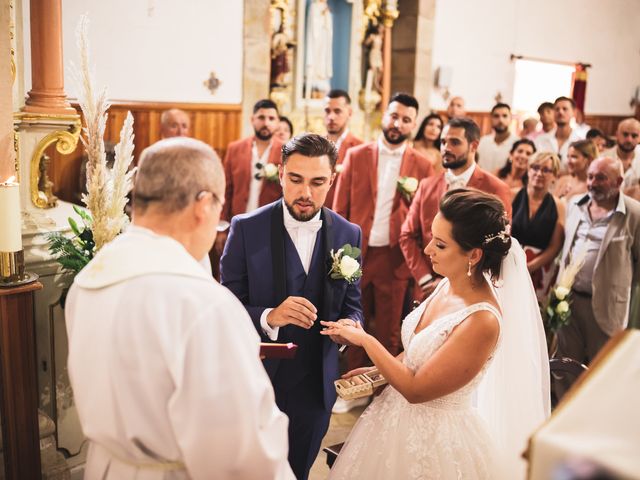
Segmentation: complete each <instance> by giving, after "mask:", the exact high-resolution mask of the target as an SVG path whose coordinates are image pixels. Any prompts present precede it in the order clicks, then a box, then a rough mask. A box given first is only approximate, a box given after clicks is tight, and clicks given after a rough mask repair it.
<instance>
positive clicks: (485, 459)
mask: <svg viewBox="0 0 640 480" xmlns="http://www.w3.org/2000/svg"><path fill="white" fill-rule="evenodd" d="M445 283H446V281H443V282H441V283H440V285H439V288H438V289H440V287H442V285H443V284H445ZM434 296H435V292H434V294H433V295H431V296H430V297H429V299H427V300H426V301H425V302H423V303H422V305H420V306H419V307H418V308H416V309H415V310H414V311H413V312H412V313H411V314H409V315H408V316H407V317H406V318H405V320H404V323H403V326H402V344H403V346H404V349H405V356H404V364H405V365H407V366H408V367H409V368H411V369H412V370H414V371H417V370H418V369H419V368H420V366H421V365H422V364H423V363H424V362H425V361H426V360H427V359H429V357H431V356H432V355H433V354H434V353H435V352H436V351H437V350H438V349H439V348H440V346H441V345H442V344H443V343H444V342H445V341H446V339H447V337H448V336H449V335H450V334H451V332H452V331H453V329H454V328H455V327H456V326H457V325H459V324H460V323H461V322H464V321H465V320H467V319H468V317H469V315H471V314H472V313H474V312H477V311H479V310H489V311H491V312H493V313H494V314H495V315H496V316H497V317H498V319H500V313H499V312H498V311H497V310H496V309H495V307H493V306H492V305H491V304H489V303H477V304H474V305H471V306H468V307H466V308H464V309H462V310H459V311H456V312H454V313H451V314H449V315H445V316H443V317H441V318H438V319H436V320H434V321H433V322H432V323H431V324H430V325H428V326H427V327H426V328H425V329H423V330H421V331H420V332H418V333H415V329H416V326H417V325H418V322H419V321H420V318H421V316H422V314H423V312H424V310H425V308H426V305H427V304H428V302H429V301H430V300H431V298H433V297H434ZM498 342H499V341H498ZM490 362H491V359H490V360H489V361H487V363H486V364H485V366H484V367H483V369H482V370H481V371H480V373H478V375H476V376H475V377H474V378H473V380H471V382H469V383H468V384H467V385H465V386H464V387H462V388H461V389H460V390H457V391H455V392H453V393H451V394H449V395H446V396H444V397H441V398H438V399H435V400H432V401H429V402H425V403H420V404H411V403H409V402H408V401H407V400H406V399H405V398H404V397H403V396H402V395H401V394H400V393H398V391H397V390H395V389H394V388H393V387H391V386H388V387H387V388H386V389H385V390H384V391H383V392H382V394H381V395H380V396H378V397H377V398H375V399H374V401H373V403H372V404H371V405H370V406H369V407H368V408H367V409H366V410H365V411H364V413H363V414H362V416H361V417H360V419H359V420H358V422H357V424H356V425H355V427H354V429H353V431H352V432H351V434H350V435H349V438H348V439H347V441H346V443H345V445H344V447H343V448H342V451H341V453H340V455H339V456H338V459H337V460H336V463H335V464H334V466H333V468H332V469H331V474H330V477H329V478H331V479H350V480H354V479H367V480H368V479H376V478H377V479H438V480H448V479H465V480H471V479H495V478H499V477H501V474H500V472H499V471H498V463H499V462H498V459H497V457H498V456H497V451H496V447H495V444H494V441H493V440H492V438H491V437H490V435H489V433H488V430H487V426H486V424H485V423H484V421H483V420H482V418H480V416H479V415H478V413H477V412H476V410H475V408H474V406H473V404H472V403H473V396H474V392H475V390H476V389H477V387H478V384H479V383H480V380H481V379H482V377H483V375H484V372H485V371H486V369H487V367H488V365H489V364H490Z"/></svg>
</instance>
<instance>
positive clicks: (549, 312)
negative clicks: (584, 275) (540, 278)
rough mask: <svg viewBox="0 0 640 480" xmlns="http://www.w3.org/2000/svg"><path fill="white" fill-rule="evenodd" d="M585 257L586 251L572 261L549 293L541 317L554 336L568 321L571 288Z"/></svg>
mask: <svg viewBox="0 0 640 480" xmlns="http://www.w3.org/2000/svg"><path fill="white" fill-rule="evenodd" d="M585 257H586V251H584V252H582V253H581V254H580V255H578V257H577V258H574V259H572V260H571V261H570V262H569V264H568V265H567V267H566V268H565V269H564V270H563V271H562V273H561V274H560V278H559V279H558V283H556V285H555V286H554V287H553V288H552V289H551V291H550V292H549V297H548V299H547V303H546V306H545V308H544V310H543V317H545V318H546V323H547V326H548V327H549V329H550V330H551V331H552V332H553V333H554V334H556V333H558V330H560V329H561V328H562V327H564V326H565V325H567V324H568V323H569V321H570V317H571V296H572V295H571V287H573V282H574V281H575V279H576V275H577V274H578V272H579V271H580V269H581V268H582V266H583V265H584V260H585Z"/></svg>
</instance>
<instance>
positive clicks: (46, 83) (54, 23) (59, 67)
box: [24, 0, 76, 114]
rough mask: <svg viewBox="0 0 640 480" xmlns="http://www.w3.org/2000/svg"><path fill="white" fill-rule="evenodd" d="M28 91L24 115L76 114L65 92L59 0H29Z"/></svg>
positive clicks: (60, 3) (60, 6) (60, 1)
mask: <svg viewBox="0 0 640 480" xmlns="http://www.w3.org/2000/svg"><path fill="white" fill-rule="evenodd" d="M29 5H30V8H31V11H30V15H29V17H30V24H31V90H30V91H29V93H28V98H27V100H26V105H25V107H24V111H25V112H31V113H51V114H74V113H76V112H75V110H74V109H73V108H71V105H69V102H68V101H67V95H66V94H65V92H64V69H63V63H62V0H30V3H29Z"/></svg>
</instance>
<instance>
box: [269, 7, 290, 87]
mask: <svg viewBox="0 0 640 480" xmlns="http://www.w3.org/2000/svg"><path fill="white" fill-rule="evenodd" d="M276 12H278V14H277V15H275V16H279V19H280V20H279V21H277V27H276V28H275V29H274V34H273V36H272V37H271V86H272V87H273V86H276V87H277V86H284V85H285V83H286V82H285V75H286V74H287V73H289V72H290V71H291V67H290V66H289V58H288V56H289V48H290V47H291V42H290V41H289V38H288V37H287V34H286V33H285V31H284V22H283V21H282V19H283V15H282V10H281V9H279V8H278V9H276Z"/></svg>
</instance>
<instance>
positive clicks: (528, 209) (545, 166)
mask: <svg viewBox="0 0 640 480" xmlns="http://www.w3.org/2000/svg"><path fill="white" fill-rule="evenodd" d="M559 171H560V159H559V158H558V155H556V154H555V153H552V152H539V153H537V154H536V155H535V156H534V157H533V159H532V160H531V161H530V162H529V172H528V176H529V181H528V182H527V186H526V187H524V188H522V189H521V190H520V191H519V192H518V194H517V195H516V197H515V198H514V200H513V203H512V207H513V220H512V230H511V233H512V235H513V236H514V237H515V238H517V239H518V241H519V242H520V244H521V245H522V248H523V249H524V251H525V253H526V255H527V268H528V269H529V273H530V274H531V280H532V281H533V286H534V287H535V289H536V295H537V296H538V299H539V300H543V299H544V298H545V297H546V295H547V293H548V291H549V286H550V285H551V282H552V281H553V280H554V277H555V275H556V265H555V262H554V260H555V258H556V256H557V255H558V253H559V252H560V249H561V248H562V244H563V242H564V210H565V208H564V204H563V203H562V202H561V201H560V200H559V199H558V198H556V197H554V196H553V195H552V194H551V192H550V191H549V190H550V188H551V185H552V184H553V182H554V181H555V180H556V179H557V177H558V172H559Z"/></svg>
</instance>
